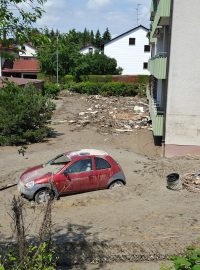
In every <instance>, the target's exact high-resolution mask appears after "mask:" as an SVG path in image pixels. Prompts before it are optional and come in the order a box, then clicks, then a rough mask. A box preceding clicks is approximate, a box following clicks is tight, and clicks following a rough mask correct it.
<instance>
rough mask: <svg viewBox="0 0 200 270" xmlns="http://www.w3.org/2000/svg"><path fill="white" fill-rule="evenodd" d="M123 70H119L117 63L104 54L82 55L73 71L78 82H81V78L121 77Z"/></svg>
mask: <svg viewBox="0 0 200 270" xmlns="http://www.w3.org/2000/svg"><path fill="white" fill-rule="evenodd" d="M121 71H122V70H121V68H117V61H116V60H115V59H114V58H110V57H108V56H106V55H104V54H100V53H94V54H85V55H81V56H80V57H79V58H78V59H77V62H76V66H75V67H74V69H72V74H73V75H74V76H75V77H76V80H77V81H80V80H81V76H86V77H87V76H88V75H94V74H95V75H119V74H121Z"/></svg>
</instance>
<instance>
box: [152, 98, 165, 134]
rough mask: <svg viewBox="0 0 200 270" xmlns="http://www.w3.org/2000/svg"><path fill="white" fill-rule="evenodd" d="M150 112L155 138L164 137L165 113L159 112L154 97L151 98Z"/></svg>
mask: <svg viewBox="0 0 200 270" xmlns="http://www.w3.org/2000/svg"><path fill="white" fill-rule="evenodd" d="M149 112H150V117H151V121H152V130H153V135H154V136H163V135H164V130H163V127H164V112H163V111H159V109H158V105H157V104H156V102H155V100H154V99H153V98H152V97H149Z"/></svg>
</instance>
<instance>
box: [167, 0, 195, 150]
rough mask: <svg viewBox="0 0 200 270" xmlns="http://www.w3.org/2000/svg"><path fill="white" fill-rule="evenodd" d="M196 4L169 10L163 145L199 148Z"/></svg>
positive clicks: (181, 0) (179, 1) (179, 3)
mask: <svg viewBox="0 0 200 270" xmlns="http://www.w3.org/2000/svg"><path fill="white" fill-rule="evenodd" d="M199 10H200V1H199V0H192V1H190V3H188V0H176V1H174V6H173V20H172V23H173V25H172V37H171V47H170V66H169V79H168V97H167V116H166V138H165V143H166V144H176V145H200V24H199Z"/></svg>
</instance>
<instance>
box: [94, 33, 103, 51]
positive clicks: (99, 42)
mask: <svg viewBox="0 0 200 270" xmlns="http://www.w3.org/2000/svg"><path fill="white" fill-rule="evenodd" d="M95 45H96V46H97V48H101V45H102V39H101V33H100V31H99V29H98V30H97V32H96V35H95Z"/></svg>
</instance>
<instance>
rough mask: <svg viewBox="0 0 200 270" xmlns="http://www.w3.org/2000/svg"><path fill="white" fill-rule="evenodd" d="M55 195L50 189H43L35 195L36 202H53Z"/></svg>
mask: <svg viewBox="0 0 200 270" xmlns="http://www.w3.org/2000/svg"><path fill="white" fill-rule="evenodd" d="M53 198H54V195H53V192H52V191H51V190H50V189H42V190H39V191H38V192H37V193H36V195H35V202H36V203H38V204H40V203H47V202H48V201H49V200H53Z"/></svg>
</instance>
